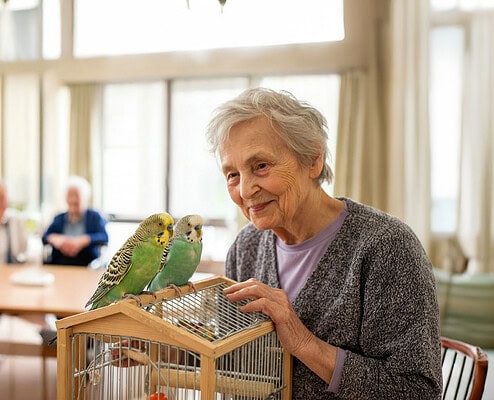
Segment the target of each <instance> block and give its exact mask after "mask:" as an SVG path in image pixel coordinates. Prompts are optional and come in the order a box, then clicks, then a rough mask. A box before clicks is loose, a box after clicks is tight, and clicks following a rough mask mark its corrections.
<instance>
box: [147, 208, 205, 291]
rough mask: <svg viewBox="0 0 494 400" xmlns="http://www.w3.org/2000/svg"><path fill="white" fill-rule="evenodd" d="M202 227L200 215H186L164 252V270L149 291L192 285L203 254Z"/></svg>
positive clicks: (154, 280)
mask: <svg viewBox="0 0 494 400" xmlns="http://www.w3.org/2000/svg"><path fill="white" fill-rule="evenodd" d="M202 225H203V221H202V218H201V216H200V215H195V214H192V215H186V216H185V217H182V218H180V220H179V221H178V222H177V225H176V226H175V233H174V236H173V237H172V239H171V240H170V243H168V246H167V247H166V249H165V251H164V252H163V258H164V259H165V260H164V262H162V269H161V270H160V271H159V272H158V274H157V275H156V276H155V277H154V279H153V280H152V281H151V283H150V284H149V290H151V291H158V290H160V289H164V288H166V287H167V286H174V287H178V286H182V285H185V284H190V283H189V279H190V278H191V277H192V274H193V273H194V272H195V271H196V269H197V266H198V265H199V261H200V260H201V254H202Z"/></svg>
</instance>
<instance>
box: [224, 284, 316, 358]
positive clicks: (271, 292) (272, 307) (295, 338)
mask: <svg viewBox="0 0 494 400" xmlns="http://www.w3.org/2000/svg"><path fill="white" fill-rule="evenodd" d="M224 293H225V295H226V297H227V298H228V300H231V301H235V302H238V301H241V300H244V299H250V300H251V301H250V302H249V303H248V304H246V305H244V306H242V307H241V308H240V309H241V310H242V311H245V312H252V311H261V312H262V313H264V314H266V315H268V316H269V317H270V318H271V320H272V321H273V322H274V324H275V325H276V332H277V333H278V337H279V339H280V342H281V345H282V346H283V348H284V349H285V350H287V351H288V352H289V353H290V354H292V355H294V356H298V355H299V354H300V353H303V352H304V349H305V348H306V346H307V345H308V344H309V342H310V341H311V340H312V339H313V335H312V333H311V332H310V331H309V330H308V329H307V328H306V327H305V325H304V324H303V323H302V321H300V318H299V317H298V316H297V314H296V313H295V311H294V309H293V307H292V305H291V303H290V300H289V299H288V296H287V294H286V292H285V291H284V290H281V289H275V288H272V287H270V286H268V285H265V284H264V283H261V282H259V281H258V280H256V279H249V280H247V281H245V282H241V283H237V284H234V285H232V286H230V287H228V288H226V289H225V290H224Z"/></svg>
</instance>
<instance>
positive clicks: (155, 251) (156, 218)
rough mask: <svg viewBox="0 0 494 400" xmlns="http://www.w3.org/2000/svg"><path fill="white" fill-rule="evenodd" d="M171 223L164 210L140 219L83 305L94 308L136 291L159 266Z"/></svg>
mask: <svg viewBox="0 0 494 400" xmlns="http://www.w3.org/2000/svg"><path fill="white" fill-rule="evenodd" d="M173 223H174V221H173V218H172V217H171V215H170V214H168V213H160V214H153V215H151V216H149V217H147V218H146V219H145V220H143V221H142V222H141V223H140V224H139V226H138V227H137V229H136V231H135V233H134V234H133V235H132V236H130V237H129V238H128V239H127V240H126V242H125V243H124V244H123V245H122V247H121V248H120V249H119V250H118V251H117V252H116V253H115V254H114V256H113V257H112V259H111V260H110V262H109V263H108V267H107V269H106V271H105V272H104V273H103V275H102V276H101V278H100V280H99V283H98V287H97V288H96V291H95V292H94V294H93V295H92V296H91V298H90V299H89V300H88V302H87V303H86V307H88V306H91V308H90V309H91V310H94V309H96V308H100V307H103V306H107V305H109V304H111V303H114V302H115V301H118V300H120V299H122V298H123V297H125V296H126V295H127V296H129V295H130V296H132V295H134V296H135V295H138V294H140V293H141V292H142V291H143V290H144V289H145V288H146V286H147V285H148V284H149V282H150V281H151V280H152V279H153V277H154V276H155V275H156V274H157V273H158V271H159V270H160V268H161V267H162V266H161V262H163V261H164V260H163V252H164V249H165V248H166V246H167V245H168V244H169V242H170V240H171V238H172V237H173Z"/></svg>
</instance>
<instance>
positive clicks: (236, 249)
mask: <svg viewBox="0 0 494 400" xmlns="http://www.w3.org/2000/svg"><path fill="white" fill-rule="evenodd" d="M207 135H208V141H209V144H210V146H211V150H212V151H213V152H214V153H216V154H217V156H218V157H219V160H220V163H221V168H222V171H223V174H224V176H225V179H226V185H227V188H228V191H229V194H230V197H231V199H232V200H233V201H234V202H235V204H237V206H238V207H239V208H240V210H241V211H242V213H243V214H244V215H245V217H247V219H248V220H249V221H250V223H249V224H248V225H247V226H245V227H244V228H243V229H242V231H241V232H240V233H239V234H238V236H237V238H236V240H235V242H234V243H233V245H232V247H231V248H230V250H229V252H228V256H227V259H226V267H225V270H226V271H225V272H226V275H227V276H229V277H230V278H232V279H234V280H236V281H237V282H239V283H237V284H235V285H232V286H231V287H229V288H228V289H226V290H225V293H226V295H227V297H228V298H229V299H230V300H231V301H240V300H242V299H251V300H252V301H250V302H249V303H248V304H247V305H245V306H243V308H242V309H243V310H244V311H246V312H251V311H261V312H263V313H265V314H267V315H268V316H269V317H271V319H272V320H273V322H274V324H275V326H276V331H277V333H278V336H279V339H280V341H281V344H282V345H283V347H284V348H285V349H286V350H287V351H288V352H290V353H291V354H292V355H293V357H294V369H293V379H292V385H293V386H292V390H293V399H311V400H314V399H332V398H334V399H352V400H353V399H393V400H396V399H439V398H440V396H441V363H440V355H441V352H440V340H439V323H438V319H439V313H438V305H437V300H436V293H435V284H434V278H433V274H432V268H431V264H430V262H429V260H428V258H427V256H426V254H425V252H424V249H423V248H422V246H421V244H420V242H419V240H418V239H417V237H416V236H415V235H414V233H413V232H412V231H411V230H410V228H409V227H408V226H407V225H405V224H404V223H403V222H401V221H399V220H398V219H397V218H394V217H392V216H390V215H387V214H385V213H384V212H381V211H379V210H377V209H374V208H371V207H369V206H366V205H363V204H360V203H358V202H356V201H353V200H351V199H348V198H341V197H338V198H334V197H331V196H329V195H328V194H327V193H326V192H325V191H324V190H323V188H322V187H321V184H322V183H323V182H324V181H327V182H331V180H332V177H333V174H332V171H331V168H330V166H329V165H328V163H327V155H328V150H327V133H326V121H325V119H324V117H323V116H322V115H321V113H320V112H319V111H317V110H316V109H314V108H312V107H311V106H310V105H308V104H306V103H303V102H300V101H298V100H297V99H295V98H294V97H293V96H291V95H290V94H289V93H286V92H281V93H277V92H274V91H271V90H267V89H262V88H258V89H252V90H247V91H245V92H244V93H242V94H241V95H240V96H238V97H237V98H235V99H233V100H231V101H229V102H227V103H225V104H223V105H221V106H220V107H219V108H218V109H217V110H216V112H215V114H214V116H213V118H212V120H211V121H210V124H209V126H208V134H207Z"/></svg>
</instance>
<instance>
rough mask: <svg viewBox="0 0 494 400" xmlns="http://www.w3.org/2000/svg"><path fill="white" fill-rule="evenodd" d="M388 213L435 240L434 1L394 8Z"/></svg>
mask: <svg viewBox="0 0 494 400" xmlns="http://www.w3.org/2000/svg"><path fill="white" fill-rule="evenodd" d="M390 39H391V41H390V59H389V106H388V109H387V116H388V119H387V130H388V138H389V147H388V169H387V171H388V185H389V186H388V191H387V195H388V201H387V204H388V211H389V212H391V213H392V214H395V215H397V216H398V217H401V218H402V219H403V220H404V221H405V222H406V223H408V224H409V225H410V226H411V227H412V229H413V230H414V231H415V233H416V234H417V236H418V237H419V239H420V240H421V241H422V243H423V245H424V246H425V247H426V249H428V247H429V240H430V209H431V200H430V197H431V190H430V145H429V113H428V108H429V102H428V97H429V85H428V67H429V45H428V44H429V0H415V1H408V0H394V1H391V3H390Z"/></svg>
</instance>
